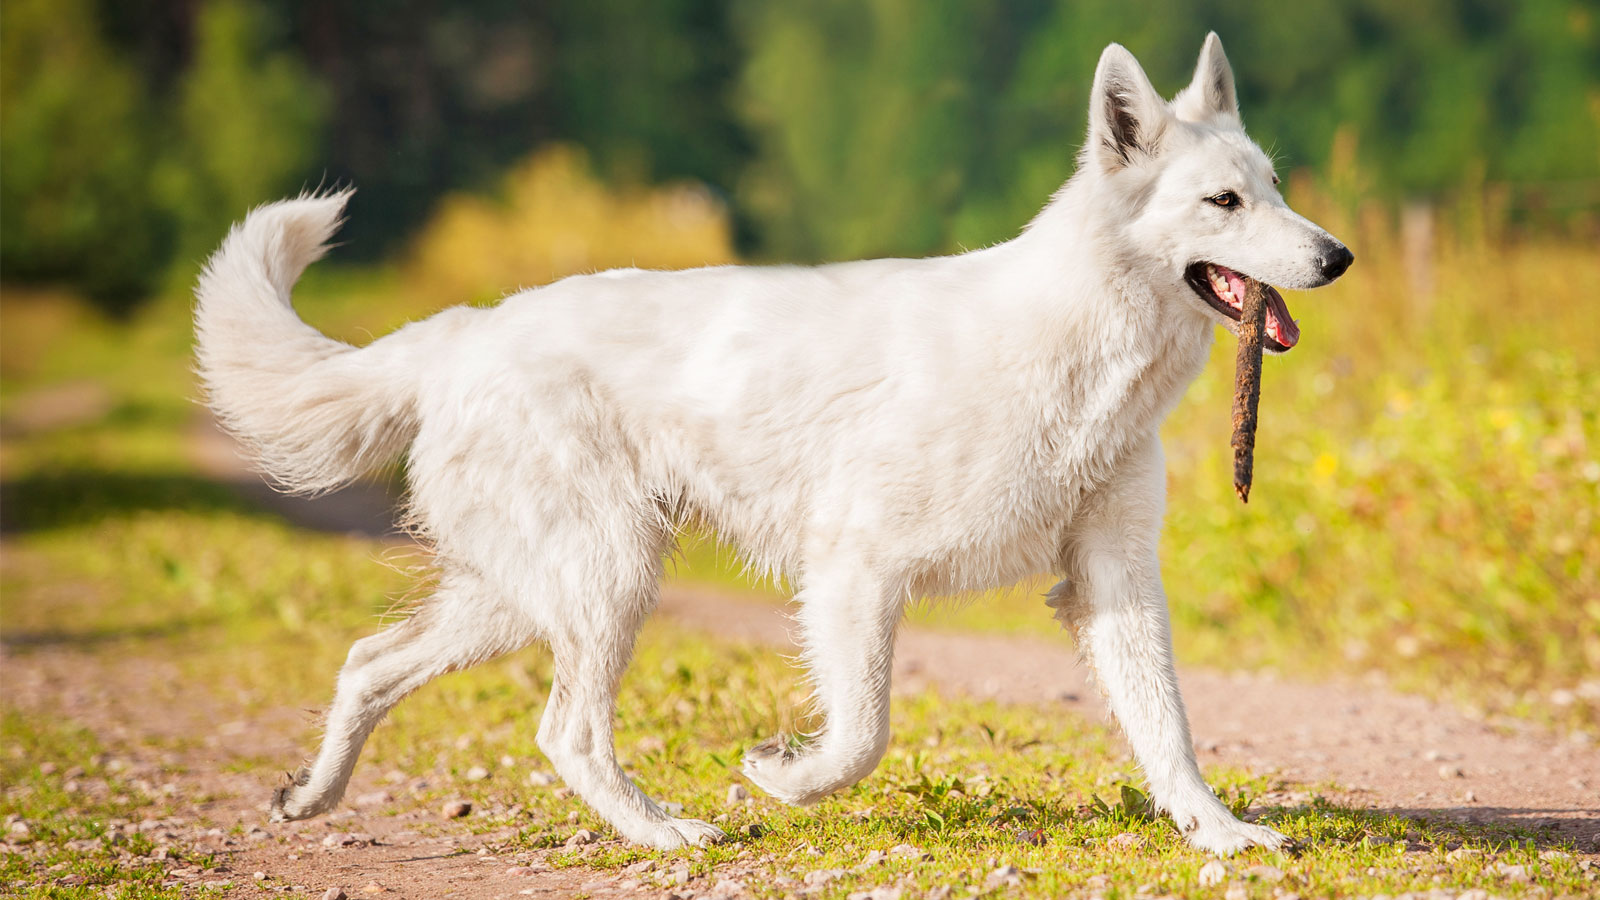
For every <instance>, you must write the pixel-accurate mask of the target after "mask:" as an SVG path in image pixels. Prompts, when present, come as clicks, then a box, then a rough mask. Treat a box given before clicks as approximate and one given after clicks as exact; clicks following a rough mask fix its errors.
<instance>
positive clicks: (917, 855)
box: [889, 844, 932, 859]
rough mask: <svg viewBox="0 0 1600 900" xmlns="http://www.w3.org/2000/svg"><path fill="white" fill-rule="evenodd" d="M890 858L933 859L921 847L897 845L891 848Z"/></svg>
mask: <svg viewBox="0 0 1600 900" xmlns="http://www.w3.org/2000/svg"><path fill="white" fill-rule="evenodd" d="M889 856H891V857H892V858H894V859H932V857H931V856H930V855H929V854H928V853H926V852H924V851H923V849H922V848H921V847H916V846H913V845H911V844H896V845H894V846H893V847H890V848H889Z"/></svg>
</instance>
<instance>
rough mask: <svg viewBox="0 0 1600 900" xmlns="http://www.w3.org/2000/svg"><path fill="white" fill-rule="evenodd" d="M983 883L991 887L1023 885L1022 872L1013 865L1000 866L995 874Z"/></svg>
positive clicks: (991, 873) (992, 873)
mask: <svg viewBox="0 0 1600 900" xmlns="http://www.w3.org/2000/svg"><path fill="white" fill-rule="evenodd" d="M983 882H984V884H986V885H989V886H990V887H994V886H996V885H1001V884H1020V883H1022V870H1021V869H1019V868H1017V867H1016V866H1012V865H1004V866H999V867H997V868H996V869H995V870H994V871H993V872H990V873H989V876H988V877H987V878H985V879H984V880H983Z"/></svg>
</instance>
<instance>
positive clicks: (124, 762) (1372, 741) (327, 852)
mask: <svg viewBox="0 0 1600 900" xmlns="http://www.w3.org/2000/svg"><path fill="white" fill-rule="evenodd" d="M226 440H227V439H226V438H225V437H223V436H221V435H217V434H216V433H215V431H214V430H213V429H210V428H201V429H198V430H197V431H196V433H195V441H194V444H193V446H194V448H195V459H196V461H197V462H198V463H199V464H200V465H201V466H202V467H203V468H204V469H205V470H206V471H207V472H208V473H209V474H210V475H211V476H212V477H216V478H218V479H220V480H225V481H227V482H229V483H231V484H234V485H237V486H238V487H239V489H240V490H241V491H244V492H245V493H247V494H248V495H249V496H251V497H252V498H253V499H256V500H259V501H261V502H262V503H264V504H267V505H269V506H270V507H271V508H273V509H276V510H277V511H279V512H280V513H282V514H284V515H285V516H287V517H289V518H291V519H293V520H295V521H297V522H299V523H300V524H303V525H306V526H307V527H313V528H318V529H322V530H333V531H355V532H361V533H367V534H389V533H390V532H391V529H390V528H389V527H388V524H387V523H388V522H389V521H390V514H389V502H388V500H387V498H386V496H385V495H384V493H383V490H382V487H381V486H374V485H365V486H361V485H358V486H356V487H355V488H352V489H347V490H346V491H343V492H341V493H339V494H335V495H332V496H330V497H325V498H321V499H320V500H317V501H310V502H309V504H308V501H305V500H301V499H298V498H292V497H286V496H283V495H279V494H276V493H273V492H271V491H270V490H269V489H266V488H265V487H264V486H262V485H261V483H260V481H259V479H257V478H256V477H255V476H254V475H251V474H249V473H248V472H246V471H245V470H244V469H243V467H242V465H241V464H240V463H239V462H238V461H237V456H235V455H234V454H233V452H232V448H231V446H230V445H228V444H226V443H225V442H226ZM223 450H226V451H227V452H222V451H223ZM391 536H392V535H391ZM660 614H662V615H665V616H668V617H671V618H672V619H674V620H676V621H677V622H678V623H680V624H682V625H684V626H687V627H690V628H695V629H700V630H704V631H706V632H709V633H713V634H716V635H719V636H722V637H726V638H731V639H736V640H743V641H749V642H754V643H758V644H766V645H771V646H773V647H774V648H775V649H782V648H786V647H789V646H790V638H789V628H788V620H787V618H786V616H785V613H784V611H783V610H782V609H779V608H774V607H772V606H770V605H767V604H764V603H759V602H753V601H751V600H749V599H746V598H741V597H737V596H733V595H729V594H719V593H716V592H713V591H707V590H699V589H695V590H689V589H685V588H682V587H677V588H672V589H670V590H668V591H667V593H666V595H665V596H664V598H663V602H662V608H661V611H660ZM1044 614H1045V611H1044V610H1043V608H1042V606H1041V616H1042V615H1044ZM3 653H4V656H3V657H0V663H3V668H4V681H5V693H6V700H7V703H8V704H10V705H15V706H17V707H19V708H22V709H25V710H33V711H36V712H47V713H49V714H51V715H53V716H56V717H59V718H62V719H65V720H68V721H71V722H75V723H78V724H80V725H82V726H84V727H86V728H88V729H90V730H91V731H92V732H94V733H95V734H96V735H98V736H99V737H100V738H101V740H102V741H103V742H105V743H106V744H107V745H108V746H112V747H116V748H118V749H117V752H118V753H122V754H124V756H122V757H120V758H119V759H118V761H117V762H118V764H119V765H120V766H122V767H123V768H124V770H125V773H127V774H129V775H131V776H134V777H137V778H141V779H144V780H146V781H148V782H149V789H150V790H153V791H157V792H160V793H163V794H166V795H169V796H171V797H173V798H175V799H177V800H178V803H177V806H178V807H179V808H180V809H181V812H180V813H179V815H178V816H177V817H175V818H171V819H165V820H159V821H154V820H153V821H148V822H142V823H122V824H119V826H118V828H119V829H120V830H121V831H123V832H127V831H132V830H138V831H142V832H145V833H146V834H147V835H150V836H153V837H154V838H155V839H156V840H157V841H158V843H163V844H167V843H170V844H171V845H172V846H174V847H177V848H186V849H188V850H199V851H207V850H209V851H214V852H216V854H217V859H219V860H221V862H220V863H219V864H218V865H217V866H216V867H214V868H212V869H204V870H203V869H199V868H196V867H192V866H188V865H187V864H186V863H182V862H174V863H172V864H171V865H170V871H169V877H170V878H171V879H172V880H173V881H176V882H181V883H185V884H193V885H196V886H199V885H203V884H207V883H212V884H220V883H223V882H226V883H229V884H231V885H232V886H233V891H232V895H235V896H256V895H260V896H269V895H271V894H272V893H295V894H299V895H307V896H311V897H319V896H322V895H323V893H324V892H325V891H327V890H329V889H332V888H338V889H342V890H343V891H344V892H346V894H348V896H349V897H352V898H355V897H380V896H398V897H452V898H464V900H475V898H492V897H506V898H514V897H523V896H535V897H537V896H572V895H574V894H577V893H589V894H596V895H602V896H606V897H614V896H630V895H636V894H637V895H645V894H648V895H650V896H661V895H662V893H663V890H664V889H665V887H666V886H669V885H671V884H672V883H673V878H674V873H673V872H671V871H670V870H668V869H666V868H665V867H657V868H655V869H654V870H652V871H632V872H623V873H620V874H619V873H615V872H602V871H598V870H592V869H584V868H582V867H577V868H563V869H553V868H551V867H550V866H549V865H548V863H547V862H546V857H547V856H548V854H549V851H519V852H517V853H515V854H511V855H505V856H502V855H499V854H498V853H497V852H496V851H495V849H494V848H495V847H497V846H500V845H501V842H502V841H503V839H504V838H505V837H507V836H508V835H507V833H503V832H497V831H495V830H493V828H492V826H491V824H490V823H491V822H493V821H498V820H494V819H491V818H481V819H477V820H475V819H474V818H472V817H470V816H469V817H468V818H465V819H458V820H447V819H445V818H444V816H443V814H442V812H441V810H439V809H435V808H432V807H428V808H421V807H418V806H416V805H415V804H412V805H411V806H410V807H407V806H406V802H407V801H406V800H405V797H406V796H407V794H406V792H405V791H404V790H403V788H404V785H396V784H389V783H386V782H385V781H384V780H383V776H382V773H377V772H373V771H370V770H369V769H362V768H358V770H357V775H356V778H355V780H354V781H353V782H352V784H351V788H350V790H349V792H348V794H347V795H346V796H347V797H348V798H351V800H350V802H348V803H347V804H346V806H345V807H344V808H343V809H342V810H341V811H339V812H336V813H334V814H332V815H330V816H326V817H322V818H320V819H315V820H310V821H307V822H294V823H287V824H269V823H267V821H266V815H265V812H266V800H267V797H268V795H269V793H270V791H271V789H272V787H274V785H269V784H262V783H260V778H259V776H258V775H255V774H248V775H247V774H239V773H238V772H237V771H235V770H236V769H237V768H240V767H238V766H231V765H230V762H233V761H245V760H248V761H256V760H262V759H275V760H296V759H299V758H301V757H302V756H303V754H304V753H305V752H306V750H307V749H308V748H307V747H304V746H301V743H300V739H301V738H302V737H303V736H304V734H305V731H306V728H305V726H306V714H305V713H304V712H303V711H300V710H290V709H279V710H276V711H273V712H270V713H268V714H265V715H259V716H255V717H254V718H251V719H248V720H244V719H240V718H239V715H240V714H239V713H238V711H237V708H233V707H229V706H228V705H226V702H225V698H218V697H216V696H215V695H214V694H212V693H210V689H209V687H207V686H202V685H190V684H186V683H185V682H184V680H183V679H182V678H179V677H177V672H178V667H177V665H176V664H174V663H172V662H171V661H168V660H159V659H148V658H133V657H126V656H119V655H116V654H108V653H103V652H101V653H94V652H90V651H89V650H86V649H85V648H83V647H79V646H74V645H70V644H42V645H31V646H28V647H26V648H20V647H11V646H6V647H5V648H4V650H3ZM895 669H896V673H895V681H896V689H897V690H898V691H901V692H909V691H918V690H923V689H926V688H929V687H932V688H935V689H937V690H940V691H944V692H950V693H960V694H966V695H971V696H977V697H983V698H992V699H994V700H997V701H1000V702H1016V703H1040V704H1048V705H1053V706H1055V707H1058V708H1060V709H1061V710H1062V711H1063V712H1064V713H1068V714H1078V715H1084V716H1089V717H1092V718H1096V719H1101V720H1104V719H1105V718H1106V712H1105V709H1104V707H1103V705H1102V704H1101V702H1100V697H1099V694H1098V692H1097V691H1096V690H1095V688H1094V687H1093V686H1092V684H1091V682H1090V680H1089V678H1088V673H1087V670H1086V669H1085V667H1083V666H1082V665H1080V664H1079V663H1078V661H1077V658H1076V656H1075V654H1074V652H1073V650H1072V648H1071V646H1070V642H1069V641H1068V640H1067V638H1066V637H1065V636H1064V635H1063V636H1061V637H1058V638H1055V639H1047V638H1042V637H1018V636H996V635H975V634H955V633H947V632H935V631H930V630H925V629H921V628H916V627H907V628H904V629H902V631H901V633H900V637H899V642H898V645H897V649H896V659H895ZM1180 678H1181V681H1182V687H1183V694H1184V697H1185V699H1186V700H1187V702H1188V707H1189V716H1190V720H1191V722H1192V728H1193V734H1194V739H1195V744H1196V746H1197V747H1198V748H1199V750H1200V757H1201V762H1202V764H1212V763H1230V764H1234V765H1238V766H1242V767H1245V768H1247V769H1250V770H1252V771H1255V772H1258V773H1263V774H1269V775H1272V776H1273V777H1274V778H1275V779H1276V780H1277V781H1278V782H1281V784H1282V785H1283V796H1284V797H1287V798H1290V799H1291V800H1292V799H1293V798H1294V797H1301V798H1303V797H1304V796H1307V795H1308V794H1309V792H1310V791H1312V790H1313V789H1315V790H1316V792H1318V793H1322V794H1323V795H1324V796H1329V797H1332V798H1336V799H1339V800H1341V801H1343V802H1347V803H1353V804H1356V805H1359V806H1365V807H1370V808H1374V809H1381V810H1387V811H1393V812H1399V813H1403V814H1414V815H1426V816H1429V817H1434V818H1449V819H1456V820H1461V821H1469V822H1478V823H1487V822H1505V823H1516V824H1523V825H1529V826H1544V827H1545V828H1546V832H1545V833H1546V834H1548V835H1550V837H1551V839H1552V840H1557V839H1567V840H1572V841H1574V842H1575V844H1576V845H1577V847H1578V849H1579V850H1580V851H1582V852H1585V853H1589V854H1595V853H1600V751H1597V750H1596V749H1595V748H1594V747H1592V746H1590V745H1588V744H1586V743H1580V742H1577V741H1574V740H1570V739H1564V738H1562V737H1560V736H1557V735H1554V734H1551V733H1548V732H1546V731H1543V730H1541V729H1539V728H1536V727H1533V726H1526V725H1524V726H1515V727H1506V726H1498V727H1492V726H1491V725H1489V724H1486V723H1484V722H1482V721H1478V720H1476V719H1474V718H1472V717H1470V716H1468V715H1466V714H1464V713H1462V712H1460V711H1458V710H1455V709H1453V708H1451V707H1448V706H1445V705H1442V704H1439V703H1436V702H1432V701H1429V700H1425V699H1421V698H1418V697H1413V696H1406V695H1401V694H1397V693H1394V692H1392V691H1390V690H1387V689H1385V688H1383V687H1381V686H1375V685H1370V684H1364V683H1356V682H1348V681H1346V682H1323V683H1299V682H1292V681H1287V680H1281V679H1275V678H1270V677H1263V676H1258V675H1244V674H1230V673H1224V672H1216V671H1209V670H1200V669H1184V670H1183V671H1182V672H1181V673H1180ZM241 706H242V704H241ZM219 723H221V724H219ZM160 747H164V748H167V749H156V748H160ZM1329 785H1337V788H1336V789H1332V788H1330V787H1329ZM82 789H83V790H91V791H92V790H95V789H96V787H95V785H94V784H93V783H87V784H85V785H83V786H82ZM185 798H187V799H185ZM397 806H398V807H400V808H401V811H400V812H399V814H397V815H396V814H392V813H393V810H394V808H396V807H397ZM380 808H381V809H383V813H381V814H380V812H379V810H380ZM482 812H485V811H475V812H474V813H473V816H477V815H480V814H481V813H482ZM235 826H237V827H235ZM752 865H754V862H752ZM256 873H261V874H262V876H263V877H262V878H260V879H256V878H255V877H254V876H255V874H256ZM742 874H744V873H743V872H742V870H741V867H740V865H739V864H738V863H733V864H729V865H728V866H725V867H720V868H719V870H718V872H717V873H716V875H715V876H714V879H712V880H716V879H721V880H737V879H738V878H739V877H741V875H742ZM698 887H699V890H700V891H701V892H702V893H705V892H706V891H708V890H712V888H711V881H707V882H706V883H703V884H700V885H698ZM713 892H714V891H713Z"/></svg>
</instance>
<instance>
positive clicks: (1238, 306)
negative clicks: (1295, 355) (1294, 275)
mask: <svg viewBox="0 0 1600 900" xmlns="http://www.w3.org/2000/svg"><path fill="white" fill-rule="evenodd" d="M1183 275H1184V278H1185V279H1186V280H1187V281H1188V282H1189V286H1190V287H1192V288H1194V292H1195V293H1196V294H1199V295H1200V296H1201V298H1202V299H1204V300H1205V301H1206V302H1207V303H1209V304H1211V307H1212V308H1213V309H1215V310H1216V311H1217V312H1220V313H1222V314H1223V315H1225V316H1227V317H1228V318H1230V319H1232V320H1233V321H1235V322H1237V321H1239V316H1240V315H1242V314H1243V312H1244V292H1245V286H1246V285H1247V284H1249V282H1250V277H1249V276H1248V275H1240V274H1239V273H1238V272H1235V271H1234V270H1232V269H1230V268H1228V267H1227V266H1219V265H1217V264H1216V263H1207V262H1198V263H1195V264H1194V265H1192V266H1190V267H1189V268H1188V270H1186V271H1185V272H1184V273H1183ZM1266 287H1267V333H1266V340H1265V342H1264V343H1265V345H1266V348H1267V349H1268V350H1271V351H1274V352H1276V353H1282V352H1284V351H1286V350H1288V349H1289V348H1291V347H1293V346H1294V345H1295V344H1297V343H1299V342H1300V326H1299V325H1297V324H1295V321H1294V319H1293V318H1291V317H1290V316H1289V307H1288V306H1287V305H1286V304H1285V303H1284V302H1283V297H1282V296H1281V295H1280V294H1279V293H1278V290H1277V288H1274V287H1273V286H1272V285H1267V286H1266Z"/></svg>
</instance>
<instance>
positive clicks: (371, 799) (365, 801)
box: [350, 791, 394, 809]
mask: <svg viewBox="0 0 1600 900" xmlns="http://www.w3.org/2000/svg"><path fill="white" fill-rule="evenodd" d="M393 799H394V795H392V794H390V793H389V792H388V791H371V792H368V793H365V794H361V795H359V796H357V797H356V798H355V799H353V800H351V801H350V805H351V806H357V807H361V808H363V809H364V808H367V807H371V806H382V805H383V804H385V803H388V802H389V801H391V800H393Z"/></svg>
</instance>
